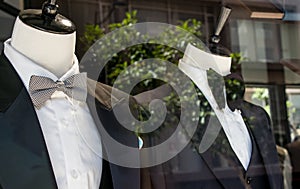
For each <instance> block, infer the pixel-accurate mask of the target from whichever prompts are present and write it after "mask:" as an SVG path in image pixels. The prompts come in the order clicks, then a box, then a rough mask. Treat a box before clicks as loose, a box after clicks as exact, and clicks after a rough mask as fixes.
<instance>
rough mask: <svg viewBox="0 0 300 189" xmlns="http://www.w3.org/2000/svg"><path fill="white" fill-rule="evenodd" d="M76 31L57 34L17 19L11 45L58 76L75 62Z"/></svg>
mask: <svg viewBox="0 0 300 189" xmlns="http://www.w3.org/2000/svg"><path fill="white" fill-rule="evenodd" d="M75 41H76V32H75V31H74V32H73V33H70V34H63V35H62V34H56V33H50V32H46V31H42V30H38V29H36V28H33V27H31V26H28V25H26V24H25V23H23V22H22V21H21V20H20V18H19V17H18V18H17V19H16V22H15V25H14V28H13V33H12V37H11V45H12V46H13V47H14V48H15V49H16V50H17V51H19V52H21V53H22V54H24V55H26V57H28V58H30V59H31V60H33V61H34V62H35V63H37V64H39V65H40V66H42V67H44V68H46V69H47V70H49V71H50V72H52V73H53V74H54V75H56V76H57V77H58V78H59V77H61V76H62V75H63V74H64V73H65V72H66V71H67V70H68V69H70V68H71V66H72V64H73V62H74V52H75Z"/></svg>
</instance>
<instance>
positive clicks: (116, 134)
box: [87, 80, 140, 189]
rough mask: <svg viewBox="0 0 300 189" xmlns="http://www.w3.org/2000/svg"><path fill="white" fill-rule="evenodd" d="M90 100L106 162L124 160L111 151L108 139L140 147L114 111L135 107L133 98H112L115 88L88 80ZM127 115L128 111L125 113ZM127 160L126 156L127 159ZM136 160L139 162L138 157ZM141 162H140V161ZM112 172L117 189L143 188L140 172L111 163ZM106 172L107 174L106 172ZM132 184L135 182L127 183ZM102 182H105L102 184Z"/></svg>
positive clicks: (118, 96) (121, 93) (114, 95)
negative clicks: (114, 109)
mask: <svg viewBox="0 0 300 189" xmlns="http://www.w3.org/2000/svg"><path fill="white" fill-rule="evenodd" d="M88 93H89V95H88V99H87V104H88V106H89V109H90V112H91V115H92V117H93V118H94V121H95V124H96V126H97V128H98V131H99V133H100V136H101V141H102V148H103V153H106V154H105V155H104V157H106V160H107V159H108V161H110V160H111V159H116V158H118V157H120V158H122V156H123V155H124V154H123V153H121V154H120V152H117V153H119V155H117V156H118V157H116V150H115V149H112V146H111V144H110V143H109V142H108V138H107V137H108V136H110V137H111V138H112V139H113V140H116V141H118V142H119V143H121V144H124V145H126V146H133V147H135V148H137V147H138V140H137V137H136V135H135V134H134V133H133V132H130V131H129V130H127V129H126V128H124V127H123V126H122V125H121V124H120V123H119V122H118V120H117V119H116V117H115V115H114V112H113V111H112V110H113V108H115V107H117V106H119V107H120V106H126V105H127V103H129V102H130V103H131V102H132V103H133V104H135V101H134V100H133V98H130V100H129V102H127V101H126V100H125V98H124V95H126V94H125V93H123V92H121V91H117V92H116V93H114V94H112V88H111V87H110V86H108V85H105V84H102V83H99V82H95V81H93V80H88ZM124 111H126V109H124ZM125 156H126V155H125ZM137 158H139V156H138V154H137ZM137 160H139V159H137ZM108 164H109V166H108V167H107V168H109V169H110V171H109V173H110V174H111V175H109V176H111V179H112V184H113V188H114V189H123V188H131V189H138V188H140V171H139V169H134V168H127V167H122V166H119V165H116V164H113V163H111V162H108ZM105 172H106V170H105ZM128 181H133V182H128ZM101 182H102V181H101Z"/></svg>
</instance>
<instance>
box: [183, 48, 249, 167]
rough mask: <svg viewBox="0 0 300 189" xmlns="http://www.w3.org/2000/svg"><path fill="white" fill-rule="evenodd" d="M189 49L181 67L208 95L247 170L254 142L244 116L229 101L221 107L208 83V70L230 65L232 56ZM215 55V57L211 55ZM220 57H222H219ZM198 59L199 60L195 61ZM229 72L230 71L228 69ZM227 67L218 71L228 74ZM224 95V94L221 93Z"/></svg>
mask: <svg viewBox="0 0 300 189" xmlns="http://www.w3.org/2000/svg"><path fill="white" fill-rule="evenodd" d="M187 49H188V51H186V52H185V55H184V57H183V58H182V59H181V60H180V61H179V65H178V67H179V69H180V70H182V71H183V72H184V73H185V74H186V75H187V76H188V77H189V78H191V79H192V81H193V82H194V83H195V84H196V86H197V87H198V88H199V89H200V90H201V92H202V93H203V95H204V96H205V97H206V99H207V101H208V102H209V104H210V105H211V107H212V108H213V110H214V112H215V114H216V116H217V118H218V119H219V121H220V123H221V125H222V128H223V130H224V132H225V134H226V136H227V138H228V141H229V143H230V146H231V148H232V149H233V151H234V153H235V154H236V156H237V157H238V159H239V160H240V162H241V164H242V165H243V167H244V169H245V170H247V168H248V165H249V163H250V159H251V153H252V143H251V139H250V135H249V132H248V130H247V127H246V125H245V123H244V120H243V117H242V115H241V113H240V111H239V110H237V109H236V110H235V111H231V110H230V108H229V107H228V105H227V103H225V108H224V109H220V108H219V107H218V104H217V102H216V100H215V98H214V96H213V93H212V92H211V89H210V87H209V85H208V81H207V74H206V71H207V70H208V69H209V68H214V67H215V68H216V67H218V66H216V64H217V65H228V62H229V61H231V59H230V58H227V59H226V58H225V57H221V56H216V55H211V54H209V53H206V52H204V51H201V50H200V49H197V50H196V49H193V50H191V48H189V47H187ZM209 56H213V58H211V57H209ZM219 57H220V58H219ZM195 60H198V61H195ZM201 60H212V61H214V62H205V63H204V65H205V66H203V64H202V62H201ZM209 64H215V66H214V67H211V66H207V65H209ZM219 68H220V67H219ZM228 72H229V71H228ZM228 72H227V71H226V69H224V70H222V69H219V70H218V73H219V74H222V75H226V74H225V73H228ZM223 73H224V74H223ZM223 91H224V93H223V95H224V97H225V98H226V92H225V89H224V90H223ZM220 95H222V94H220Z"/></svg>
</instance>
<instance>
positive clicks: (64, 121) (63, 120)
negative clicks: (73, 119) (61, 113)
mask: <svg viewBox="0 0 300 189" xmlns="http://www.w3.org/2000/svg"><path fill="white" fill-rule="evenodd" d="M61 122H62V124H63V126H65V127H67V126H68V125H69V123H68V121H67V120H66V119H65V118H63V119H62V120H61Z"/></svg>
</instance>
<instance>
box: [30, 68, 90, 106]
mask: <svg viewBox="0 0 300 189" xmlns="http://www.w3.org/2000/svg"><path fill="white" fill-rule="evenodd" d="M86 79H87V76H86V73H80V74H75V75H73V76H71V77H69V78H67V79H66V80H64V81H53V80H52V79H50V78H48V77H43V76H36V75H33V76H31V78H30V81H29V94H30V97H31V99H32V102H33V104H34V106H35V107H36V108H37V109H39V108H41V107H42V105H43V104H44V103H45V102H46V101H47V100H48V99H50V98H51V96H52V94H53V93H54V92H55V91H63V92H64V93H65V94H66V95H68V96H69V97H71V98H74V99H76V100H79V101H85V100H86V96H87V85H86Z"/></svg>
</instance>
